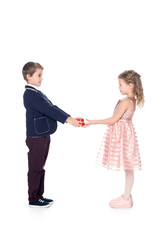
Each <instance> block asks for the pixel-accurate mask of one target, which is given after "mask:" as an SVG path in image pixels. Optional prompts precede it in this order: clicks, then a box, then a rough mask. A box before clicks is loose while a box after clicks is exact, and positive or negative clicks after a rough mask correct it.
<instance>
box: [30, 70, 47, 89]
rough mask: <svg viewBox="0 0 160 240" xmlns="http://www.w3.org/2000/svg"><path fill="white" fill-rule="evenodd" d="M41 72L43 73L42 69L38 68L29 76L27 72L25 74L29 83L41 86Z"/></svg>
mask: <svg viewBox="0 0 160 240" xmlns="http://www.w3.org/2000/svg"><path fill="white" fill-rule="evenodd" d="M42 73H43V70H42V69H40V68H38V69H37V70H36V71H35V73H33V75H32V76H30V75H29V74H27V75H28V76H27V79H28V83H29V84H32V85H34V86H37V87H40V86H41V83H42V80H43V78H42Z"/></svg>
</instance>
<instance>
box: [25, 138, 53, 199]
mask: <svg viewBox="0 0 160 240" xmlns="http://www.w3.org/2000/svg"><path fill="white" fill-rule="evenodd" d="M26 144H27V146H28V148H29V152H28V195H29V197H28V200H29V202H35V201H37V200H39V199H40V198H42V197H43V193H44V176H45V170H44V165H45V163H46V159H47V156H48V151H49V145H50V136H45V137H37V138H27V139H26Z"/></svg>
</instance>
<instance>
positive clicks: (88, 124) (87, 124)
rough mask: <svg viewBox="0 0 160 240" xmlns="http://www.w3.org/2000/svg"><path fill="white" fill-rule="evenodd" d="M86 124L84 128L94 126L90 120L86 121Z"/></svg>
mask: <svg viewBox="0 0 160 240" xmlns="http://www.w3.org/2000/svg"><path fill="white" fill-rule="evenodd" d="M86 121H87V122H86V123H85V125H84V126H83V127H84V128H86V127H89V126H90V125H91V124H92V121H91V120H88V119H86Z"/></svg>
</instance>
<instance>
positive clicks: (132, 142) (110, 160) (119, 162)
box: [97, 120, 141, 171]
mask: <svg viewBox="0 0 160 240" xmlns="http://www.w3.org/2000/svg"><path fill="white" fill-rule="evenodd" d="M97 164H99V165H102V166H104V167H107V168H108V169H112V170H131V171H132V170H141V160H140V153H139V147H138V141H137V136H136V132H135V129H134V126H133V123H132V121H126V120H119V121H118V122H116V123H115V124H114V125H112V126H109V127H108V128H107V129H106V131H105V133H104V137H103V140H102V143H101V146H100V150H99V152H98V157H97Z"/></svg>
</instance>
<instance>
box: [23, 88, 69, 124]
mask: <svg viewBox="0 0 160 240" xmlns="http://www.w3.org/2000/svg"><path fill="white" fill-rule="evenodd" d="M28 94H29V95H30V97H27V98H28V100H29V101H28V104H29V105H30V107H31V108H32V109H34V110H36V111H38V112H41V113H43V114H44V115H46V116H48V117H49V118H52V119H54V120H56V121H58V122H61V123H65V122H66V119H67V118H68V117H70V115H69V114H68V113H66V112H64V111H63V110H62V109H60V108H58V107H57V106H55V105H53V104H52V102H51V101H50V100H49V99H48V98H47V97H44V96H45V95H44V96H43V95H42V94H41V93H39V92H34V91H29V93H28Z"/></svg>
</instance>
